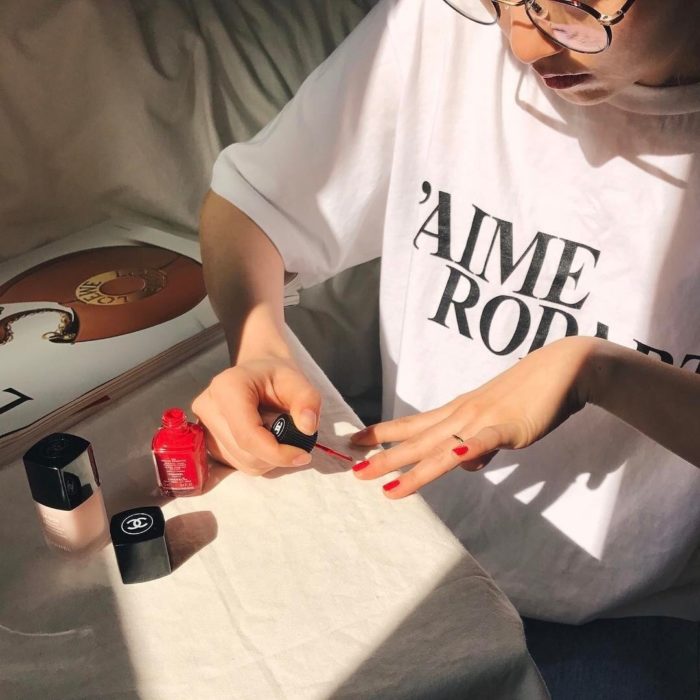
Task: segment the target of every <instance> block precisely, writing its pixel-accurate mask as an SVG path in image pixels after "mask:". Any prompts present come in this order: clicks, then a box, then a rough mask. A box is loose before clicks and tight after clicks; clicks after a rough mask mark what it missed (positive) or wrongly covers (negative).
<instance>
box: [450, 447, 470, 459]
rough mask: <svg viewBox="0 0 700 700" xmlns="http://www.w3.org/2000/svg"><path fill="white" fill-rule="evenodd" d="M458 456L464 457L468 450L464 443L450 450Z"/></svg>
mask: <svg viewBox="0 0 700 700" xmlns="http://www.w3.org/2000/svg"><path fill="white" fill-rule="evenodd" d="M452 451H453V452H454V453H455V454H456V455H457V456H458V457H464V455H465V454H467V452H469V448H468V447H467V446H466V445H457V447H455V448H453V450H452Z"/></svg>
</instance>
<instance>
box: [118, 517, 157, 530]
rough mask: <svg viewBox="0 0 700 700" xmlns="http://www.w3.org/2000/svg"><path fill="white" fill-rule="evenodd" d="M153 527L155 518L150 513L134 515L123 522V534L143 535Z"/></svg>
mask: <svg viewBox="0 0 700 700" xmlns="http://www.w3.org/2000/svg"><path fill="white" fill-rule="evenodd" d="M152 527H153V518H152V517H151V516H150V515H149V514H148V513H132V514H131V515H130V516H129V517H127V518H124V520H123V521H122V532H125V533H126V534H127V535H142V534H143V533H144V532H148V531H149V530H150V529H151V528H152Z"/></svg>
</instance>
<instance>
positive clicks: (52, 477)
mask: <svg viewBox="0 0 700 700" xmlns="http://www.w3.org/2000/svg"><path fill="white" fill-rule="evenodd" d="M23 460H24V468H25V470H26V472H27V479H28V480H29V488H30V490H31V492H32V498H33V499H34V500H35V501H36V502H37V503H40V504H41V505H44V506H48V507H49V508H56V509H58V510H73V509H74V508H77V507H78V506H79V505H81V504H82V503H84V502H85V501H87V499H88V498H90V496H92V494H93V493H94V492H95V491H96V490H97V489H98V488H99V486H100V476H99V474H98V473H97V466H96V464H95V457H94V455H93V453H92V447H91V445H90V443H89V442H88V441H87V440H85V439H83V438H81V437H78V436H77V435H69V434H68V433H53V434H52V435H47V436H46V437H45V438H42V439H41V440H39V442H37V443H36V444H34V445H33V446H32V447H30V448H29V449H28V450H27V452H26V453H25V454H24V457H23Z"/></svg>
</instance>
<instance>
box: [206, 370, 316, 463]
mask: <svg viewBox="0 0 700 700" xmlns="http://www.w3.org/2000/svg"><path fill="white" fill-rule="evenodd" d="M258 401H259V399H258V394H257V391H256V390H255V388H254V386H252V385H250V384H249V383H248V382H246V381H241V380H240V378H239V377H238V375H237V373H236V371H235V368H233V369H232V370H230V371H227V373H224V374H223V375H219V376H218V377H216V378H215V379H214V381H212V383H211V384H210V386H209V389H208V390H206V391H205V392H204V396H203V400H202V406H201V407H198V406H196V405H195V404H193V410H194V411H195V413H196V412H197V410H198V408H199V410H201V411H202V413H203V414H205V415H202V416H200V417H201V418H202V420H203V422H204V423H205V425H207V427H208V428H209V429H210V431H211V432H212V433H214V434H215V437H216V441H217V444H218V446H219V447H220V448H221V449H223V451H224V452H225V453H228V454H230V455H234V456H236V457H237V458H238V459H239V460H240V459H241V458H242V457H243V455H242V453H247V454H248V455H250V457H251V458H253V459H255V460H260V461H261V462H263V463H266V464H269V465H272V466H276V467H296V466H303V465H304V464H308V463H309V462H310V461H311V456H310V455H309V454H308V453H307V452H304V450H302V449H300V448H298V447H292V446H291V445H280V444H279V443H278V442H277V440H276V439H275V437H274V436H273V435H272V433H271V432H270V431H269V430H267V429H266V428H265V427H264V425H263V422H262V418H261V417H260V413H259V412H258ZM198 415H199V414H198ZM247 461H250V460H247Z"/></svg>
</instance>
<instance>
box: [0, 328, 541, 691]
mask: <svg viewBox="0 0 700 700" xmlns="http://www.w3.org/2000/svg"><path fill="white" fill-rule="evenodd" d="M292 340H293V339H292ZM293 347H295V348H296V352H297V353H298V357H299V360H300V364H301V366H302V367H304V368H305V371H307V372H308V373H309V375H310V376H311V377H312V378H313V380H314V381H315V382H316V383H317V385H318V386H319V387H320V388H321V391H322V393H323V395H324V404H325V420H324V423H323V425H322V427H321V439H322V441H323V442H324V443H325V444H328V445H330V446H333V447H336V448H337V449H343V450H348V449H349V448H348V447H347V445H346V441H345V440H344V439H343V437H342V435H343V434H345V433H346V432H347V431H349V430H351V429H352V426H355V427H357V426H358V425H359V423H358V420H357V418H356V417H355V416H353V414H352V412H351V411H350V410H349V409H348V407H347V406H346V405H345V404H344V403H343V402H342V401H341V400H340V398H339V397H338V395H337V393H336V392H335V391H334V390H333V388H332V386H331V385H330V383H329V382H328V380H327V379H326V378H325V377H323V376H322V375H321V374H320V372H319V371H318V369H317V368H314V366H313V364H312V363H311V361H310V359H309V358H308V356H307V355H306V354H305V353H304V352H303V351H302V349H301V348H300V347H298V346H297V344H296V343H293ZM226 360H227V353H226V351H225V348H224V347H223V345H222V344H220V345H218V346H217V347H216V348H215V349H213V350H211V351H208V352H206V353H203V354H200V355H199V356H198V357H196V358H194V359H193V360H191V361H189V362H188V363H187V364H186V365H185V366H183V367H181V368H179V369H177V370H176V371H173V372H170V373H168V374H167V375H165V376H163V377H161V378H160V379H159V381H157V382H153V383H151V384H150V385H149V386H147V387H143V388H142V389H140V390H139V391H136V392H134V393H133V394H131V395H130V396H128V397H126V398H125V399H123V400H121V401H120V402H118V403H116V404H113V405H112V406H110V408H109V409H107V410H105V411H104V412H102V413H100V414H98V415H96V416H93V417H90V418H88V419H87V420H85V421H83V422H82V423H80V424H79V425H77V426H74V429H73V432H75V433H76V434H78V435H81V436H83V437H85V438H87V439H89V440H90V441H91V443H92V444H93V447H94V451H95V457H96V460H97V463H98V468H99V470H100V475H101V478H102V488H103V493H104V498H105V503H106V506H107V511H108V513H109V514H110V515H111V514H114V513H116V512H118V511H121V510H124V509H126V508H131V507H137V506H139V505H148V504H155V503H159V504H161V505H162V507H163V510H164V513H165V516H166V519H167V532H168V533H169V544H170V548H171V551H172V556H173V559H174V561H175V563H176V564H177V565H178V566H177V568H176V570H175V571H174V572H173V573H172V574H171V575H170V576H167V577H165V578H162V579H158V580H156V581H151V582H148V583H141V584H134V585H128V586H126V585H123V584H122V583H121V581H120V579H119V573H118V570H117V565H116V560H115V557H114V553H113V551H112V549H111V547H110V548H107V549H105V550H103V551H102V552H101V553H99V554H98V555H96V556H94V557H92V558H90V559H89V560H88V561H87V562H83V563H76V562H73V561H70V560H66V559H64V558H62V557H60V556H57V555H56V554H54V553H52V552H50V551H49V550H48V549H46V547H45V546H44V544H43V542H42V541H41V534H40V530H39V525H38V521H37V519H36V515H35V513H34V508H33V505H32V501H31V498H30V495H29V488H28V486H27V483H26V478H25V476H24V470H23V468H22V466H21V463H20V462H16V463H14V464H11V465H10V466H9V468H7V469H3V470H0V492H1V493H2V494H3V512H2V522H3V524H4V527H2V528H0V551H1V552H2V567H1V569H0V697H2V698H7V699H8V700H9V699H10V698H22V699H23V700H34V699H36V700H40V699H41V700H44V699H45V698H51V700H53V699H54V698H55V699H59V698H60V700H77V699H78V698H90V700H98V699H99V698H120V699H127V698H138V699H139V700H199V699H200V698H212V700H229V699H231V700H276V699H289V700H316V699H318V700H321V699H322V698H348V699H349V698H357V699H358V700H359V699H363V700H364V699H365V698H381V699H382V700H383V699H385V698H386V699H389V698H395V699H404V698H415V699H421V700H443V699H445V698H455V699H459V700H462V699H463V698H469V699H470V700H543V699H544V698H546V697H547V695H546V692H545V690H544V688H543V686H542V682H541V680H540V678H539V675H538V673H537V671H536V669H535V667H534V665H533V663H532V661H531V659H530V657H529V655H528V654H527V651H526V648H525V643H524V638H523V632H522V625H521V623H520V619H519V617H518V615H517V613H516V612H515V610H514V608H513V607H512V605H511V604H510V603H509V602H508V600H507V599H506V598H505V596H503V594H502V593H501V592H500V591H499V590H498V589H497V588H496V586H495V584H494V583H493V581H492V580H491V579H490V578H489V577H488V576H487V575H486V574H485V573H484V572H483V570H482V569H481V568H480V567H479V566H478V564H477V563H476V562H475V561H474V560H473V559H472V557H471V556H470V555H469V554H468V553H467V552H465V551H464V549H463V548H462V547H461V545H460V544H459V543H458V542H457V540H456V539H455V538H454V537H453V536H452V534H451V533H450V532H449V530H447V528H446V527H445V526H444V525H443V524H442V523H441V522H440V520H439V519H438V518H436V517H435V516H434V514H433V513H432V512H431V510H430V509H429V508H428V507H427V506H426V504H425V503H424V502H423V500H422V499H421V498H420V497H418V496H415V497H412V498H409V499H407V500H403V501H401V502H393V501H389V500H387V499H386V498H385V497H384V496H383V495H382V493H381V490H380V488H379V485H378V484H377V483H373V484H369V483H367V482H363V481H360V480H358V479H356V478H355V477H354V476H353V475H352V473H351V472H350V470H349V469H348V467H347V463H345V462H339V461H336V460H334V459H333V458H330V457H327V456H326V455H324V454H323V453H321V452H319V451H318V450H316V451H315V452H314V457H313V462H312V464H311V467H310V468H307V469H300V470H294V471H293V472H292V473H286V474H283V475H281V474H280V473H272V474H271V475H270V476H269V477H267V478H265V477H249V476H247V475H245V474H242V473H241V472H235V471H232V470H229V469H226V468H225V467H217V468H216V469H215V471H214V473H213V479H212V480H211V483H210V486H211V488H210V489H209V490H208V492H207V493H206V494H204V495H202V496H200V497H197V498H180V499H175V500H166V499H161V498H159V497H158V496H156V495H155V494H154V487H155V476H154V472H153V466H152V463H151V459H150V456H149V445H150V438H151V435H152V433H153V430H154V428H155V426H156V424H157V421H158V416H159V413H160V411H161V410H162V408H163V407H164V406H167V405H181V406H186V405H187V404H188V403H189V401H190V400H191V398H192V397H193V396H194V395H195V394H196V393H197V392H198V391H199V390H200V389H201V388H202V387H203V386H204V385H205V384H206V382H207V381H208V378H209V377H210V376H211V374H212V373H214V372H216V371H218V370H220V369H221V368H223V367H224V366H225V363H226ZM354 456H355V457H356V458H359V457H361V456H362V453H361V452H359V451H355V452H354ZM9 523H11V524H12V526H11V527H8V526H7V525H8V524H9Z"/></svg>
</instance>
